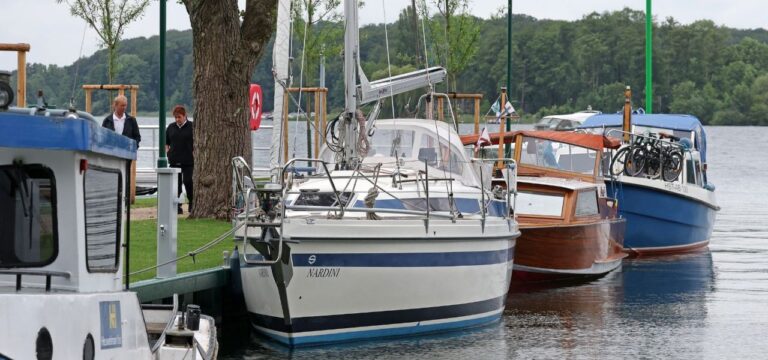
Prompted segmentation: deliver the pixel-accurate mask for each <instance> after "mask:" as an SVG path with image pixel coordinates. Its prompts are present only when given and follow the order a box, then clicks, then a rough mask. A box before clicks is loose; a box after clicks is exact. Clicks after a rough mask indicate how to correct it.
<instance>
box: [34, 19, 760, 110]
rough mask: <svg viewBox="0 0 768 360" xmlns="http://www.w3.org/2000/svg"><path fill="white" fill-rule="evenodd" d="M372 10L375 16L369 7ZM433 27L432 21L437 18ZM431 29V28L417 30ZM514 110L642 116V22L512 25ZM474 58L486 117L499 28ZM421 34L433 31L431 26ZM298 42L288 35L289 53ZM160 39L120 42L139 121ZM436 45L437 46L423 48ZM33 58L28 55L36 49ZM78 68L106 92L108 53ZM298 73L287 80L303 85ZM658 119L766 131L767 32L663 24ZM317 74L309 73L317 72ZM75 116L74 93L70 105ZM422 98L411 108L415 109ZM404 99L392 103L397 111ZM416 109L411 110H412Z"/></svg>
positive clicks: (171, 59) (397, 50) (152, 87)
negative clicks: (628, 93)
mask: <svg viewBox="0 0 768 360" xmlns="http://www.w3.org/2000/svg"><path fill="white" fill-rule="evenodd" d="M370 6H376V5H370ZM438 16H439V15H438ZM392 18H393V20H394V23H392V24H389V25H388V31H389V46H390V54H391V62H392V67H393V73H398V72H402V71H410V70H413V69H415V68H421V67H423V66H424V64H423V63H422V64H418V63H414V59H415V58H418V55H419V54H417V53H415V49H416V47H415V46H414V42H416V34H413V19H412V15H411V14H410V13H405V14H401V15H400V16H399V18H396V17H395V16H393V17H392ZM429 21H439V19H438V18H435V17H434V16H433V17H432V18H430V19H425V22H429ZM513 22H514V25H513V26H514V31H513V39H512V43H513V48H512V57H513V59H512V66H513V74H512V89H511V91H510V92H511V100H512V101H513V103H514V105H515V108H516V109H518V110H520V111H524V112H525V113H526V114H529V115H534V116H544V115H547V114H552V113H565V112H572V111H578V110H584V109H586V108H587V106H589V105H591V106H592V108H594V109H597V110H602V111H603V112H608V113H612V112H615V111H618V110H619V109H620V108H621V105H622V103H623V100H622V89H623V87H624V86H625V85H630V86H632V88H633V89H634V94H633V95H634V97H635V98H634V104H636V106H640V107H645V105H644V100H645V94H644V92H643V88H644V87H645V68H644V13H643V12H639V11H635V10H631V9H624V10H620V11H614V12H605V13H592V14H588V15H585V16H584V17H583V18H582V19H580V20H577V21H572V22H568V21H553V20H538V19H535V18H532V17H530V16H526V15H514V17H513ZM477 23H478V25H479V36H478V38H477V48H478V51H477V52H476V53H475V55H474V57H473V58H472V60H471V61H470V63H468V64H467V66H466V68H465V69H464V70H463V71H461V72H459V73H458V74H455V75H456V90H457V91H459V92H472V93H483V94H484V95H485V100H484V104H483V108H482V110H483V112H485V111H486V110H487V109H488V107H489V106H490V103H491V102H493V100H494V99H495V98H496V96H497V95H498V91H499V89H500V87H501V86H504V85H505V84H504V83H505V82H506V81H505V79H506V61H507V59H506V19H505V18H504V17H503V16H501V17H495V18H491V19H477ZM317 26H320V27H323V28H329V29H330V28H334V27H335V28H337V29H343V24H342V23H340V22H335V21H324V22H320V23H318V24H317ZM427 26H428V29H429V24H428V25H427ZM430 36H432V35H431V34H430V33H429V32H428V33H427V50H428V52H429V54H428V55H429V56H428V58H429V60H430V65H438V64H437V63H436V59H437V56H435V51H436V44H434V41H433V39H431V38H430ZM360 37H361V44H360V45H361V61H362V64H361V65H362V67H363V69H364V70H365V72H366V74H368V75H369V78H370V79H371V80H375V79H376V78H378V77H379V76H383V75H386V74H387V73H388V72H387V71H386V66H387V62H386V49H385V43H384V27H383V24H371V25H367V26H364V27H362V28H361V29H360ZM301 40H302V39H300V38H297V34H296V33H294V53H295V54H299V53H300V52H301V51H302V50H301V44H302V41H301ZM157 41H158V39H157V37H156V36H155V37H151V38H149V39H146V38H136V39H127V40H124V41H122V42H121V45H120V46H121V50H120V55H119V56H118V60H117V61H118V63H119V66H121V68H122V69H123V70H124V71H121V72H120V73H118V75H117V77H116V81H117V82H123V83H136V84H139V85H140V93H139V110H140V111H142V112H156V111H157V100H156V99H157V96H156V93H155V91H156V88H157V79H156V76H157V74H158V73H159V71H157V66H158V64H157V47H158V46H157ZM430 42H432V43H433V44H430ZM167 43H168V45H167V48H168V50H167V51H168V53H167V54H168V55H167V59H168V60H167V61H168V65H167V70H166V74H167V79H168V80H167V85H166V87H167V89H168V93H167V94H168V97H169V100H170V103H182V104H188V105H191V104H194V102H193V100H192V95H193V94H192V92H193V91H192V88H193V87H192V78H193V65H192V36H191V31H169V32H168V35H167ZM32 45H33V49H34V44H32ZM326 46H327V47H326V53H325V55H326V76H327V79H326V84H327V86H328V87H329V98H328V102H329V103H328V108H329V112H333V109H339V108H341V107H342V103H343V96H342V92H343V85H342V84H343V80H342V78H341V66H342V65H341V57H340V56H339V54H338V53H335V52H332V51H328V49H330V48H331V44H328V45H326ZM271 52H272V45H271V44H269V45H267V46H266V48H265V52H264V54H263V56H262V57H261V61H260V62H259V63H258V64H257V65H256V67H255V70H254V71H253V73H252V75H251V78H250V80H251V81H252V82H256V83H260V84H262V87H263V88H264V91H265V100H266V101H265V105H266V107H267V108H266V109H265V110H267V111H269V110H271V109H270V107H271V105H272V100H271V97H272V92H273V89H272V86H271V84H272V73H271V67H272V63H271V62H272V55H271ZM78 61H79V62H81V63H80V75H79V78H80V79H81V80H78V82H79V83H81V84H82V83H104V82H106V81H107V79H106V76H105V75H104V74H105V73H106V72H105V71H104V70H105V68H106V66H107V65H106V64H107V56H106V53H105V51H104V50H102V51H98V52H96V53H95V54H93V55H91V56H90V57H88V58H82V59H80V60H78ZM299 65H300V64H299V62H298V61H294V62H293V66H294V71H293V73H294V74H299ZM653 67H654V72H655V73H654V106H653V108H654V111H655V112H657V113H661V112H677V113H690V114H692V115H696V116H697V117H699V118H700V119H701V120H702V121H704V122H705V123H707V124H711V125H768V31H766V30H763V29H754V30H737V29H730V28H726V27H720V26H716V25H715V24H714V23H713V22H711V21H707V20H702V21H697V22H694V23H692V24H686V25H683V24H680V23H678V22H676V21H675V20H674V19H671V18H668V19H666V20H665V21H663V22H658V21H657V22H656V24H655V29H654V66H653ZM74 68H75V64H73V65H71V66H65V67H60V66H56V65H41V64H30V65H28V70H27V77H28V80H27V82H28V86H27V89H28V91H29V94H28V95H29V96H31V97H32V96H34V94H33V92H34V91H36V90H37V89H43V90H45V93H46V97H47V98H48V101H49V103H51V104H56V105H59V106H64V105H65V104H66V102H67V101H68V99H69V96H70V93H71V87H72V76H73V74H74ZM313 71H314V70H313ZM76 95H77V97H76V101H78V102H79V104H80V105H79V106H80V107H82V104H83V95H82V92H78V94H76ZM417 97H418V95H413V96H411V101H412V102H413V101H415V100H414V99H415V98H417ZM407 101H408V95H402V96H399V97H398V98H396V106H397V108H398V109H399V108H402V107H403V106H404V105H405V103H406V102H407ZM108 105H109V99H108V98H107V97H106V95H105V96H104V97H103V98H101V97H94V102H93V106H94V112H96V113H99V112H104V113H105V112H106V111H108ZM411 105H413V104H411Z"/></svg>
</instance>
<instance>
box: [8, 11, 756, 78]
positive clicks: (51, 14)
mask: <svg viewBox="0 0 768 360" xmlns="http://www.w3.org/2000/svg"><path fill="white" fill-rule="evenodd" d="M432 1H434V0H427V2H428V3H432ZM239 2H240V3H241V4H242V3H243V0H239ZM410 3H411V1H410V0H366V1H365V4H366V5H365V6H364V7H363V8H362V9H360V11H359V12H360V24H361V25H365V24H370V23H382V22H387V23H391V22H393V21H394V20H395V19H397V15H398V14H399V13H400V11H401V10H402V9H403V8H405V7H406V6H408V5H410ZM167 4H168V5H167V18H166V23H167V29H179V30H184V29H189V28H190V25H189V17H188V15H187V12H186V10H185V9H184V7H183V6H182V5H179V4H177V2H176V1H168V2H167ZM383 4H386V8H384V5H383ZM470 4H471V9H470V11H471V12H472V13H473V14H474V15H476V16H478V17H482V18H488V17H490V16H491V15H492V14H497V13H499V10H500V9H504V8H505V7H506V6H507V1H504V0H470ZM624 7H629V8H631V9H635V10H640V11H644V10H645V0H516V1H514V2H513V7H512V12H513V13H515V14H526V15H530V16H533V17H535V18H538V19H556V20H577V19H580V18H582V17H583V16H584V15H586V14H589V13H591V12H593V11H597V12H604V11H614V10H620V9H622V8H624ZM41 8H42V9H41ZM159 8H160V6H159V2H158V0H151V2H150V6H149V8H148V9H147V11H146V13H145V15H144V17H143V18H141V19H140V20H139V21H137V22H134V23H131V24H130V25H128V28H127V29H126V31H125V34H124V36H123V38H124V39H129V38H133V37H139V36H145V37H149V36H153V35H157V34H158V28H159V22H160V20H159V18H160V17H159V12H160V10H159ZM339 11H341V9H340V10H339ZM653 13H654V17H655V18H656V20H657V21H663V20H664V19H666V18H667V17H670V16H671V17H674V18H675V20H677V21H678V22H680V23H683V24H689V23H691V22H694V21H696V20H701V19H710V20H712V21H714V22H715V24H717V25H724V26H728V27H732V28H739V29H754V28H763V29H766V30H768V0H657V1H656V2H655V3H654V4H653ZM0 43H28V44H30V45H31V51H30V52H29V53H28V54H27V62H29V63H33V62H35V63H43V64H57V65H61V66H64V65H69V64H71V63H72V62H74V61H75V60H76V59H77V58H78V57H80V56H89V55H91V54H93V53H94V52H95V51H96V50H98V49H99V46H100V40H99V38H98V36H97V35H96V32H95V31H94V30H92V29H90V28H86V26H85V22H84V21H83V20H81V19H80V18H76V17H73V16H71V15H70V13H69V7H68V5H67V4H66V3H61V4H58V3H56V1H55V0H2V1H0ZM81 45H82V51H81ZM16 63H17V61H16V53H13V52H0V70H14V69H16Z"/></svg>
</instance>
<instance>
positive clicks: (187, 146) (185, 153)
mask: <svg viewBox="0 0 768 360" xmlns="http://www.w3.org/2000/svg"><path fill="white" fill-rule="evenodd" d="M173 117H174V119H175V120H176V121H175V122H174V123H171V124H170V125H168V128H167V129H166V130H165V151H166V152H167V153H168V162H169V163H170V165H171V167H175V168H179V169H181V173H180V174H179V178H178V195H181V184H182V183H183V184H184V188H185V189H186V191H187V200H188V203H189V208H188V209H189V212H192V198H193V190H192V169H193V168H194V164H195V160H194V155H193V152H192V150H193V148H194V129H195V127H194V123H193V122H191V121H189V120H188V119H187V110H186V109H184V106H181V105H176V106H175V107H174V108H173ZM178 213H179V214H182V213H184V211H183V209H182V208H181V204H179V209H178Z"/></svg>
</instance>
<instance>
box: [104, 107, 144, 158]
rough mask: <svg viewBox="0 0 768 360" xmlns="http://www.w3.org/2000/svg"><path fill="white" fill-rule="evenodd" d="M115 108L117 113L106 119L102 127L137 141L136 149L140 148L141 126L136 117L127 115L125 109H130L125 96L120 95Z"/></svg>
mask: <svg viewBox="0 0 768 360" xmlns="http://www.w3.org/2000/svg"><path fill="white" fill-rule="evenodd" d="M114 107H115V112H113V113H112V114H109V116H107V117H106V118H104V121H103V122H102V123H101V126H102V127H105V128H107V129H110V130H113V131H114V132H116V133H118V134H121V135H123V136H127V137H129V138H131V139H133V140H134V141H136V147H139V143H140V142H141V134H140V133H139V124H138V123H137V122H136V118H135V117H133V116H131V115H128V114H126V113H125V109H126V108H127V107H128V99H127V98H126V97H125V96H124V95H118V96H117V97H116V98H115V102H114Z"/></svg>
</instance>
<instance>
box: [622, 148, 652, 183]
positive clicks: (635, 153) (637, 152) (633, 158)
mask: <svg viewBox="0 0 768 360" xmlns="http://www.w3.org/2000/svg"><path fill="white" fill-rule="evenodd" d="M646 158H647V157H646V151H645V149H643V148H641V147H637V148H634V149H632V152H631V153H630V154H629V156H628V159H627V164H626V166H625V167H624V173H625V174H627V175H629V176H638V175H640V174H642V172H643V169H644V168H645V166H646V161H647V159H646Z"/></svg>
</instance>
